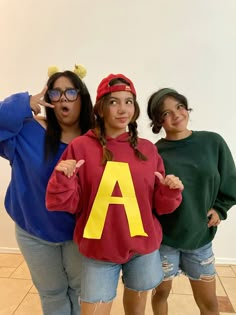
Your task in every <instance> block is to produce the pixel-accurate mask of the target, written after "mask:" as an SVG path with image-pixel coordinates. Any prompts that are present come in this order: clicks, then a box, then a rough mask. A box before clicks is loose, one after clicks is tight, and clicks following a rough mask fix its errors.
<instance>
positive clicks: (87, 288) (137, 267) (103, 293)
mask: <svg viewBox="0 0 236 315" xmlns="http://www.w3.org/2000/svg"><path fill="white" fill-rule="evenodd" d="M81 256H82V272H81V296H80V300H81V301H84V302H89V303H96V302H110V301H112V300H113V299H114V298H115V297H116V290H117V285H118V281H119V277H120V272H121V271H122V280H123V283H124V286H125V287H126V288H128V289H130V290H134V291H137V292H138V291H148V290H151V289H154V288H155V287H157V286H158V284H160V282H161V281H162V280H163V278H164V274H163V270H162V266H161V259H160V253H159V250H156V251H154V252H152V253H151V254H147V255H134V256H133V257H132V258H131V259H130V260H129V261H128V262H126V263H124V264H116V263H110V262H106V261H101V260H95V259H90V258H88V257H85V256H83V255H81Z"/></svg>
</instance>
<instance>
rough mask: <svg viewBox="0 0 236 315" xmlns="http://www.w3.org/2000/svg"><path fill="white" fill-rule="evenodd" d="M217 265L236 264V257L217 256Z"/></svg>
mask: <svg viewBox="0 0 236 315" xmlns="http://www.w3.org/2000/svg"><path fill="white" fill-rule="evenodd" d="M215 262H216V264H217V265H236V258H222V257H215Z"/></svg>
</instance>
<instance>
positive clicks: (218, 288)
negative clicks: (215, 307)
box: [216, 276, 227, 296]
mask: <svg viewBox="0 0 236 315" xmlns="http://www.w3.org/2000/svg"><path fill="white" fill-rule="evenodd" d="M216 295H217V296H226V295H227V294H226V292H225V289H224V287H223V285H222V283H221V280H220V277H218V276H216Z"/></svg>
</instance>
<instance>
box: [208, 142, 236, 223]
mask: <svg viewBox="0 0 236 315" xmlns="http://www.w3.org/2000/svg"><path fill="white" fill-rule="evenodd" d="M220 139H221V142H220V145H219V158H218V171H219V174H220V187H219V191H218V194H217V198H216V200H215V203H214V205H213V208H214V209H215V210H216V211H217V212H218V214H219V216H220V218H221V220H224V219H226V218H227V211H228V210H229V209H230V208H231V207H232V206H233V205H235V204H236V168H235V163H234V160H233V157H232V154H231V152H230V149H229V147H228V145H227V144H226V142H225V141H224V139H223V138H221V137H220Z"/></svg>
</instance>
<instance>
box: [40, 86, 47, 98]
mask: <svg viewBox="0 0 236 315" xmlns="http://www.w3.org/2000/svg"><path fill="white" fill-rule="evenodd" d="M47 90H48V87H47V86H45V87H44V88H43V89H42V91H41V92H40V93H39V94H41V95H43V96H44V95H45V93H46V92H47Z"/></svg>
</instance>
